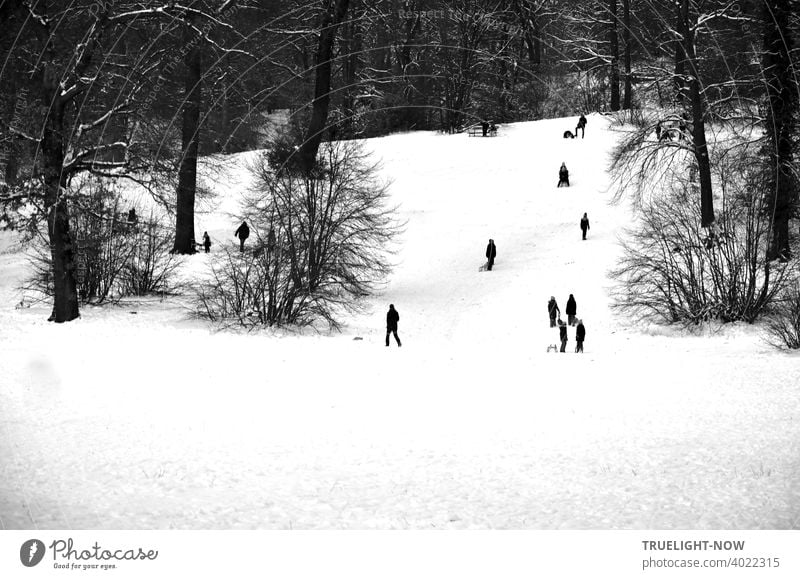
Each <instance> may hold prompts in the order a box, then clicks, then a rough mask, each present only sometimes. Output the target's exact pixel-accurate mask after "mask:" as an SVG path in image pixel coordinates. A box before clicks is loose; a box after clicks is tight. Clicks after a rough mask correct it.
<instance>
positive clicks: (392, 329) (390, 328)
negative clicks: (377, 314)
mask: <svg viewBox="0 0 800 579" xmlns="http://www.w3.org/2000/svg"><path fill="white" fill-rule="evenodd" d="M399 321H400V314H398V313H397V310H396V309H394V304H389V311H388V312H386V347H387V348H388V347H389V334H394V339H395V340H397V346H398V347H400V346H402V345H403V344H401V343H400V338H399V337H397V322H399Z"/></svg>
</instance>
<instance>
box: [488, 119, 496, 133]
mask: <svg viewBox="0 0 800 579" xmlns="http://www.w3.org/2000/svg"><path fill="white" fill-rule="evenodd" d="M489 134H490V135H492V136H494V135H496V134H497V125H495V124H494V121H490V122H489Z"/></svg>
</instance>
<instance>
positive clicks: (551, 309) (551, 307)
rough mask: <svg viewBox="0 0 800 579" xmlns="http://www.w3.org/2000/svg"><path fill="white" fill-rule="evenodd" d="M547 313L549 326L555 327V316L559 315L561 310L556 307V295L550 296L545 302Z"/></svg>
mask: <svg viewBox="0 0 800 579" xmlns="http://www.w3.org/2000/svg"><path fill="white" fill-rule="evenodd" d="M547 313H548V315H549V316H550V327H551V328H555V327H556V317H558V316H560V315H561V310H560V309H558V304H557V303H556V297H555V296H550V301H549V302H547Z"/></svg>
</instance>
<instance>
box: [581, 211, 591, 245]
mask: <svg viewBox="0 0 800 579" xmlns="http://www.w3.org/2000/svg"><path fill="white" fill-rule="evenodd" d="M581 231H582V232H583V240H584V241H586V232H587V231H589V218H588V217H587V216H586V213H584V214H583V217H581Z"/></svg>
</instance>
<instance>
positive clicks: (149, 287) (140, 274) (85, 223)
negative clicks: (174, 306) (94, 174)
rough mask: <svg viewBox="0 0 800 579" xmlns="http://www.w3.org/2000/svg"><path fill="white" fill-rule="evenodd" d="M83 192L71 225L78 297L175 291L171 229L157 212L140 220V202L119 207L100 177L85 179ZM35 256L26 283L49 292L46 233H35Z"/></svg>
mask: <svg viewBox="0 0 800 579" xmlns="http://www.w3.org/2000/svg"><path fill="white" fill-rule="evenodd" d="M79 193H80V194H79V195H76V196H75V204H74V208H73V211H72V215H71V219H70V228H71V230H72V232H73V243H74V247H75V249H74V251H75V268H76V270H75V278H76V283H77V290H78V297H79V300H80V302H81V303H83V304H87V303H90V304H102V303H104V302H109V301H111V302H113V301H117V300H119V299H120V298H122V297H125V296H134V295H135V296H141V295H146V294H149V293H157V292H162V293H164V292H167V291H171V290H172V289H173V286H172V274H173V273H174V271H175V269H176V267H177V263H176V262H175V261H174V260H173V258H172V256H171V255H170V254H169V248H170V247H171V236H170V232H169V231H168V230H167V229H166V228H164V227H163V226H162V225H161V224H160V222H159V220H158V218H157V217H156V216H155V215H153V214H151V215H150V216H149V218H148V219H146V220H144V221H140V220H139V218H138V217H137V216H136V215H135V213H136V207H135V206H125V209H121V202H120V198H119V196H118V195H117V194H116V193H115V192H113V191H112V190H110V189H108V188H107V187H105V186H104V185H103V184H102V183H97V182H91V183H85V184H84V185H83V190H82V191H80V192H79ZM131 210H132V211H131ZM31 261H32V267H33V274H32V276H31V277H30V278H29V279H28V280H27V283H26V285H25V287H24V289H26V290H29V291H33V292H36V293H39V294H41V295H43V296H47V297H51V296H52V295H53V283H52V273H51V272H52V266H51V256H50V250H49V245H48V243H47V239H46V236H44V235H38V236H37V237H35V238H34V251H33V254H32V258H31Z"/></svg>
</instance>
